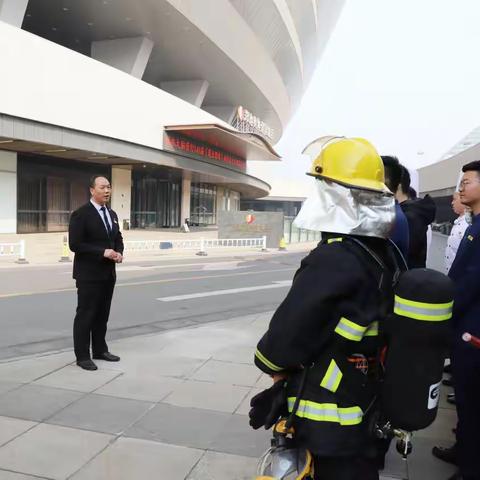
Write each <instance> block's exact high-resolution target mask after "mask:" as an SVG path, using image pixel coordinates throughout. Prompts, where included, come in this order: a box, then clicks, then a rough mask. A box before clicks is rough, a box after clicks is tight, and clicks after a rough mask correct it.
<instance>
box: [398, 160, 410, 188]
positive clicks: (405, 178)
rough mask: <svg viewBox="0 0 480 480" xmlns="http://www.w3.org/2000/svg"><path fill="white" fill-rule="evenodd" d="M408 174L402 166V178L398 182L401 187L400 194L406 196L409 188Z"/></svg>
mask: <svg viewBox="0 0 480 480" xmlns="http://www.w3.org/2000/svg"><path fill="white" fill-rule="evenodd" d="M410 182H411V179H410V172H409V171H408V169H407V167H404V166H403V165H402V178H401V180H400V186H401V187H402V192H403V193H405V194H408V190H409V188H410Z"/></svg>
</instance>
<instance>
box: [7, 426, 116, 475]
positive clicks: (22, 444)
mask: <svg viewBox="0 0 480 480" xmlns="http://www.w3.org/2000/svg"><path fill="white" fill-rule="evenodd" d="M111 438H112V437H111V436H109V435H104V434H100V433H94V432H86V431H83V430H74V429H71V428H64V427H58V426H54V425H46V424H42V425H38V426H37V427H35V428H33V429H32V430H30V431H28V432H27V433H25V434H24V435H22V436H21V437H18V438H16V439H15V440H13V441H12V442H10V443H8V444H7V445H5V446H4V447H2V448H1V449H0V468H3V469H7V470H13V471H15V472H21V473H25V474H31V475H37V476H40V477H48V478H53V479H55V480H57V479H58V480H63V479H66V478H67V477H68V476H70V475H71V474H73V473H74V472H76V471H77V470H78V469H79V468H80V467H82V466H83V465H84V464H85V463H86V462H88V461H89V460H90V459H91V458H92V457H93V456H95V455H96V454H98V453H99V452H100V451H101V450H102V449H104V448H105V447H106V446H107V445H108V443H109V441H110V440H111Z"/></svg>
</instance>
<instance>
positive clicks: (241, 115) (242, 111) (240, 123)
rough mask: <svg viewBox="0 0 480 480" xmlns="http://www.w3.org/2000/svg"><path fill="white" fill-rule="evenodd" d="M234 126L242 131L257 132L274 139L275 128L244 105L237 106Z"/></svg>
mask: <svg viewBox="0 0 480 480" xmlns="http://www.w3.org/2000/svg"><path fill="white" fill-rule="evenodd" d="M233 126H234V127H235V128H236V129H237V130H239V131H240V132H242V133H256V134H258V135H261V136H263V137H265V138H268V139H269V140H273V134H274V132H273V128H271V127H270V126H269V125H267V124H266V123H265V122H264V121H263V120H260V118H258V117H256V116H255V115H254V114H253V113H251V112H249V111H248V110H247V109H246V108H244V107H242V106H240V107H238V108H237V114H236V116H235V118H234V121H233Z"/></svg>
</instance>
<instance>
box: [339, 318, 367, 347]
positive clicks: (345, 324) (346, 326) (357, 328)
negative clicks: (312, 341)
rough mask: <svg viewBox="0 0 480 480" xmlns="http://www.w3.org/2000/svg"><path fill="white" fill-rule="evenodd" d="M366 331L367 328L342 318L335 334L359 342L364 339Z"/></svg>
mask: <svg viewBox="0 0 480 480" xmlns="http://www.w3.org/2000/svg"><path fill="white" fill-rule="evenodd" d="M366 329H367V327H363V326H362V325H358V323H354V322H352V321H351V320H348V319H347V318H345V317H342V318H341V319H340V321H339V322H338V324H337V326H336V328H335V332H336V333H338V334H339V335H341V336H342V337H345V338H347V339H348V340H352V341H354V342H359V341H360V340H361V339H362V338H363V334H364V333H365V330H366Z"/></svg>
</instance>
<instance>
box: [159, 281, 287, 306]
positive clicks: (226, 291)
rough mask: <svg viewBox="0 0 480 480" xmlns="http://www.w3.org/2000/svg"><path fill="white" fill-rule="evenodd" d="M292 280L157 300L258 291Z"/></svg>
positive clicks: (280, 285) (282, 286)
mask: <svg viewBox="0 0 480 480" xmlns="http://www.w3.org/2000/svg"><path fill="white" fill-rule="evenodd" d="M291 284H292V281H291V280H281V281H279V282H274V283H271V284H269V285H256V286H254V287H243V288H229V289H226V290H211V291H210V292H201V293H190V294H187V295H174V296H172V297H160V298H157V300H159V301H161V302H176V301H178V300H191V299H192V298H203V297H214V296H216V295H233V294H235V293H243V292H256V291H257V290H269V289H271V288H285V287H290V285H291Z"/></svg>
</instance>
